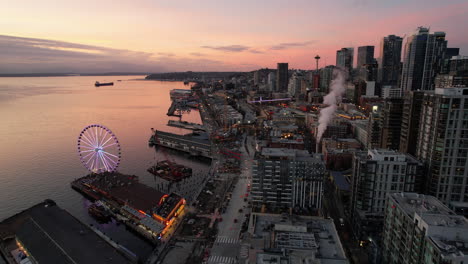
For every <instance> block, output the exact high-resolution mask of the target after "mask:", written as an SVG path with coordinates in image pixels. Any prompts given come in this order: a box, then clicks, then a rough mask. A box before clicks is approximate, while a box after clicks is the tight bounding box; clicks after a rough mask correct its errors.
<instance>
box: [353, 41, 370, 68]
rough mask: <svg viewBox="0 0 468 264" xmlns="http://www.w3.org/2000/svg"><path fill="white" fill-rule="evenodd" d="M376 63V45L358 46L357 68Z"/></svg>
mask: <svg viewBox="0 0 468 264" xmlns="http://www.w3.org/2000/svg"><path fill="white" fill-rule="evenodd" d="M373 63H374V46H362V47H358V58H357V65H356V67H357V68H361V67H362V66H363V65H365V64H373Z"/></svg>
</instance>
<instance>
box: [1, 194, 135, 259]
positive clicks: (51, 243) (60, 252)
mask: <svg viewBox="0 0 468 264" xmlns="http://www.w3.org/2000/svg"><path fill="white" fill-rule="evenodd" d="M8 234H13V235H15V236H16V238H17V239H18V240H19V241H20V242H21V244H22V245H23V246H24V248H25V249H26V250H27V251H28V252H29V253H30V254H31V255H32V256H33V257H34V259H35V260H37V261H38V262H39V263H64V264H66V263H74V264H76V263H96V264H97V263H130V262H129V261H127V259H126V258H124V257H123V256H122V255H120V254H119V253H118V252H117V250H115V249H114V248H113V247H111V246H110V245H109V244H108V243H107V242H105V241H104V240H102V239H101V238H100V237H99V236H98V235H97V234H96V233H94V232H93V231H92V230H91V229H90V228H89V227H87V226H86V225H84V224H82V223H81V222H80V221H78V220H77V219H76V218H74V217H73V216H72V215H71V214H69V213H68V212H67V211H65V210H63V209H61V208H60V207H58V206H56V205H55V203H54V202H53V201H51V200H48V201H47V202H43V203H40V204H37V205H35V206H33V207H31V208H29V209H27V210H25V211H23V212H21V213H19V214H17V215H15V216H13V217H11V218H8V219H6V220H4V221H3V222H2V223H0V235H1V238H2V239H4V238H5V236H7V235H8Z"/></svg>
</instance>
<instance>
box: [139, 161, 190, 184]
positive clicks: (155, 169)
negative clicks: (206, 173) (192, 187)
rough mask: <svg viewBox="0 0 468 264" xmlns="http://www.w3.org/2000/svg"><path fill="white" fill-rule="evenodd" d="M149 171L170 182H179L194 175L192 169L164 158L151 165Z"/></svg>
mask: <svg viewBox="0 0 468 264" xmlns="http://www.w3.org/2000/svg"><path fill="white" fill-rule="evenodd" d="M148 172H149V173H151V174H153V175H154V176H157V177H160V178H163V179H165V180H167V181H170V182H178V181H181V180H183V179H185V178H189V177H190V176H192V169H191V168H189V167H185V166H184V165H181V164H177V163H175V162H172V161H169V160H163V161H160V162H158V163H157V164H156V165H154V166H152V167H150V168H149V169H148Z"/></svg>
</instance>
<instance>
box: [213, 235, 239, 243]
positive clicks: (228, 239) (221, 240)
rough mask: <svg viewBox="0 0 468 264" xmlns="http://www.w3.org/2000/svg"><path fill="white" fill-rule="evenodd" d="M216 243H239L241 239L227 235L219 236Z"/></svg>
mask: <svg viewBox="0 0 468 264" xmlns="http://www.w3.org/2000/svg"><path fill="white" fill-rule="evenodd" d="M215 242H216V243H224V244H237V243H239V239H236V238H231V237H227V236H218V237H217V238H216V241H215Z"/></svg>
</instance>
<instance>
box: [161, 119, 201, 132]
mask: <svg viewBox="0 0 468 264" xmlns="http://www.w3.org/2000/svg"><path fill="white" fill-rule="evenodd" d="M167 125H168V126H172V127H180V128H185V129H190V130H202V131H205V127H204V126H203V125H201V124H197V123H190V122H187V121H177V120H169V121H168V122H167Z"/></svg>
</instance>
